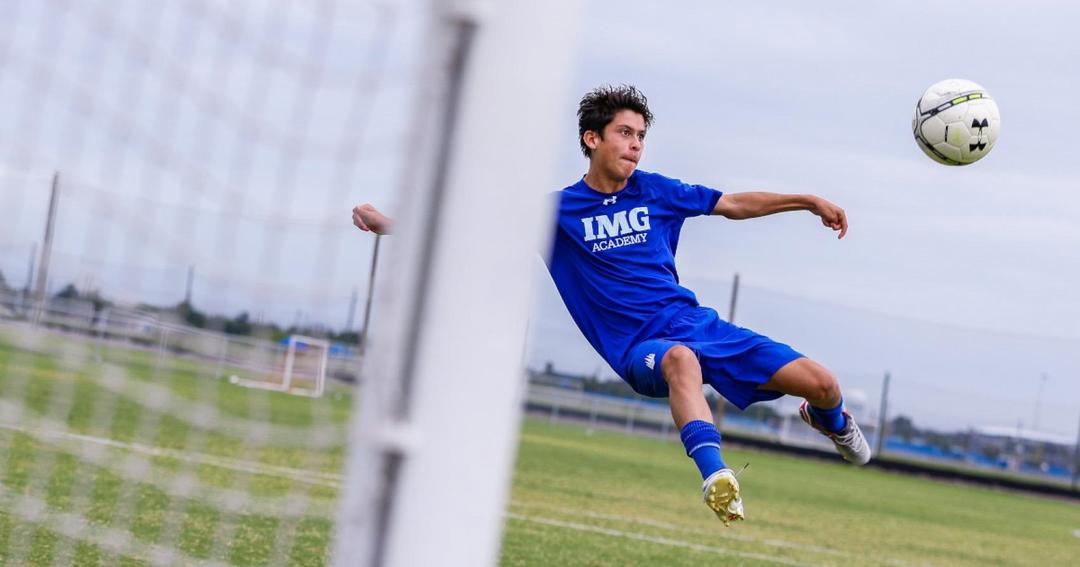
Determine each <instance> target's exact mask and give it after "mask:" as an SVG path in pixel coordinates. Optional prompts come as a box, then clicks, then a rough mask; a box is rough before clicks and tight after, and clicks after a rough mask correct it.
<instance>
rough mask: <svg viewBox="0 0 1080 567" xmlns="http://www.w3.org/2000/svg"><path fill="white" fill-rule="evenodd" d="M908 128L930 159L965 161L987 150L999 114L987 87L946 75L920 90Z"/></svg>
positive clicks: (948, 162)
mask: <svg viewBox="0 0 1080 567" xmlns="http://www.w3.org/2000/svg"><path fill="white" fill-rule="evenodd" d="M911 129H912V131H913V132H914V133H915V142H916V143H917V144H919V149H921V150H922V151H923V152H924V153H926V155H928V156H930V159H932V160H934V161H936V162H938V163H943V164H945V165H967V164H969V163H975V162H977V161H979V160H980V159H982V157H983V156H985V155H986V154H988V153H990V150H991V149H992V148H993V147H994V142H997V138H998V132H999V131H1000V130H1001V115H1000V114H999V113H998V107H997V104H996V103H995V102H994V99H992V98H990V93H987V92H986V89H984V88H982V87H980V86H979V85H977V84H975V83H973V82H971V81H965V80H964V79H948V80H945V81H941V82H940V83H935V84H933V85H931V86H930V88H928V89H926V92H925V93H923V95H922V97H921V98H920V99H919V102H918V103H917V104H916V105H915V117H914V118H912V119H911Z"/></svg>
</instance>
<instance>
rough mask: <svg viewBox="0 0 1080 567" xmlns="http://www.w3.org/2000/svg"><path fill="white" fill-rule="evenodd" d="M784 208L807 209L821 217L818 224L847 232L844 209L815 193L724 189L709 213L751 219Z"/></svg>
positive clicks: (783, 210)
mask: <svg viewBox="0 0 1080 567" xmlns="http://www.w3.org/2000/svg"><path fill="white" fill-rule="evenodd" d="M787 211H810V212H811V213H814V214H815V215H817V216H818V217H820V218H821V224H823V225H825V226H827V227H829V228H831V229H833V230H838V231H840V236H838V237H837V238H843V237H844V235H845V234H847V228H848V222H847V214H845V213H844V209H841V208H840V207H838V206H836V205H834V204H832V203H830V202H829V201H827V200H825V199H822V198H821V197H818V196H816V195H784V194H780V193H765V192H762V191H750V192H746V193H724V195H723V196H721V197H720V200H719V201H717V202H716V207H715V208H713V211H712V214H714V215H720V216H723V217H727V218H729V219H736V220H738V219H752V218H757V217H763V216H766V215H771V214H775V213H784V212H787Z"/></svg>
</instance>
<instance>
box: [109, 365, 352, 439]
mask: <svg viewBox="0 0 1080 567" xmlns="http://www.w3.org/2000/svg"><path fill="white" fill-rule="evenodd" d="M88 376H90V377H91V378H92V379H94V381H95V382H96V383H97V384H98V385H100V386H102V387H103V388H105V389H106V390H109V391H110V392H112V393H114V394H116V395H118V396H121V397H124V398H128V399H131V400H133V401H135V402H136V403H138V404H139V405H142V406H144V407H146V408H148V409H151V410H153V411H156V412H160V413H167V414H169V415H170V416H172V417H174V418H176V419H178V420H180V421H183V422H186V423H188V424H190V425H192V426H195V427H200V428H204V429H221V430H223V432H224V433H226V434H228V435H229V436H231V437H235V436H240V437H243V438H244V439H246V440H247V441H248V442H253V443H256V444H265V443H266V442H268V441H271V440H272V441H273V442H274V444H275V445H289V446H298V447H314V448H326V447H331V446H334V445H340V444H342V443H345V441H346V436H347V430H346V428H345V426H344V425H342V426H333V425H331V426H324V427H317V428H316V427H291V426H283V425H274V424H271V423H267V422H264V421H253V420H249V419H244V418H240V417H233V416H230V415H228V414H223V413H222V412H220V411H219V410H218V408H217V406H213V405H210V404H205V403H199V402H193V401H189V400H185V399H182V398H178V397H177V396H176V395H175V394H174V393H173V392H172V390H170V389H169V388H166V387H164V386H159V385H157V384H149V383H146V382H143V381H141V380H137V379H134V380H133V379H131V378H129V377H128V375H127V371H126V370H125V369H124V368H122V367H119V366H116V365H113V364H104V365H102V372H101V373H100V375H98V376H95V375H93V373H88ZM313 403H314V402H313ZM240 432H242V433H240Z"/></svg>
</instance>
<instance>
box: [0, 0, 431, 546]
mask: <svg viewBox="0 0 1080 567" xmlns="http://www.w3.org/2000/svg"><path fill="white" fill-rule="evenodd" d="M420 8H421V7H419V6H417V5H413V4H412V3H410V2H406V1H380V2H375V1H362V0H358V1H344V2H338V1H332V0H324V1H317V2H277V1H275V2H270V1H264V0H246V1H240V2H221V1H217V0H202V1H199V0H194V1H190V2H169V3H157V2H135V1H86V2H83V1H70V0H42V1H28V0H12V1H9V2H5V4H4V10H3V11H4V16H3V17H2V18H0V133H2V134H0V203H2V206H0V210H3V211H4V216H5V218H4V222H2V223H0V564H10V565H23V564H33V565H52V564H61V565H66V564H79V565H93V564H97V565H122V564H133V565H135V564H149V565H190V564H196V563H198V564H211V565H212V564H242V565H256V564H258V565H321V564H325V563H326V562H327V561H328V556H329V548H330V542H331V540H332V536H333V524H334V516H335V506H336V501H337V497H338V492H339V488H340V484H341V473H342V463H343V460H344V453H345V449H346V447H345V437H346V436H345V430H346V424H347V422H348V420H349V418H350V412H351V408H352V398H353V384H354V383H355V382H356V380H357V367H358V349H357V348H356V347H357V345H358V339H359V334H360V329H358V328H356V326H355V324H354V322H355V321H359V320H361V317H360V316H359V315H358V314H357V313H356V308H357V304H358V302H357V296H358V295H361V294H362V293H366V291H367V290H366V285H367V282H368V277H367V270H368V267H369V264H370V260H371V241H370V240H367V241H365V240H360V239H359V238H358V236H357V234H356V232H355V229H354V228H353V227H352V226H351V225H350V223H349V212H348V211H349V209H350V208H351V207H352V205H353V204H355V202H356V201H359V200H361V199H364V200H376V199H379V198H383V197H388V196H389V195H390V193H391V191H390V189H389V188H391V187H393V185H394V180H395V179H396V177H397V174H398V172H399V170H401V168H402V167H403V160H404V154H405V148H406V144H407V140H406V136H405V120H406V118H407V116H406V112H405V111H404V110H403V109H405V108H408V107H409V105H408V104H406V103H405V101H407V100H409V98H410V94H411V85H410V83H409V80H408V77H409V76H410V72H411V69H412V67H413V66H415V63H414V61H415V58H416V57H417V55H418V54H417V53H416V51H417V50H416V47H415V45H416V41H415V40H416V38H417V30H418V29H420V26H421V24H422V22H421V19H422V18H421V16H420ZM50 200H53V203H54V205H55V207H54V212H52V213H50ZM47 226H48V227H49V228H48V229H47V228H46V227H47ZM46 232H50V233H51V235H50V236H49V237H45V236H44V235H45V234H46ZM39 282H40V284H42V285H40V286H39V285H38V284H39ZM242 381H243V382H247V383H249V384H251V383H255V384H262V385H269V386H270V387H268V388H245V387H241V384H240V382H242ZM277 390H281V391H277ZM298 393H300V394H306V395H294V394H298Z"/></svg>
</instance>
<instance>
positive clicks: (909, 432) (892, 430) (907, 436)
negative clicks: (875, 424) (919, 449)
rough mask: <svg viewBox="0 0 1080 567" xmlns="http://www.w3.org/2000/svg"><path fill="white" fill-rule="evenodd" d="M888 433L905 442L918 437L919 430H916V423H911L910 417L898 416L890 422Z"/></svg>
mask: <svg viewBox="0 0 1080 567" xmlns="http://www.w3.org/2000/svg"><path fill="white" fill-rule="evenodd" d="M888 433H889V435H895V436H897V437H899V438H901V439H903V440H904V441H911V439H912V438H913V437H918V435H919V430H918V429H916V428H915V422H913V421H911V418H910V417H908V416H906V415H898V416H896V417H894V418H893V419H892V421H890V422H889V428H888Z"/></svg>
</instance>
